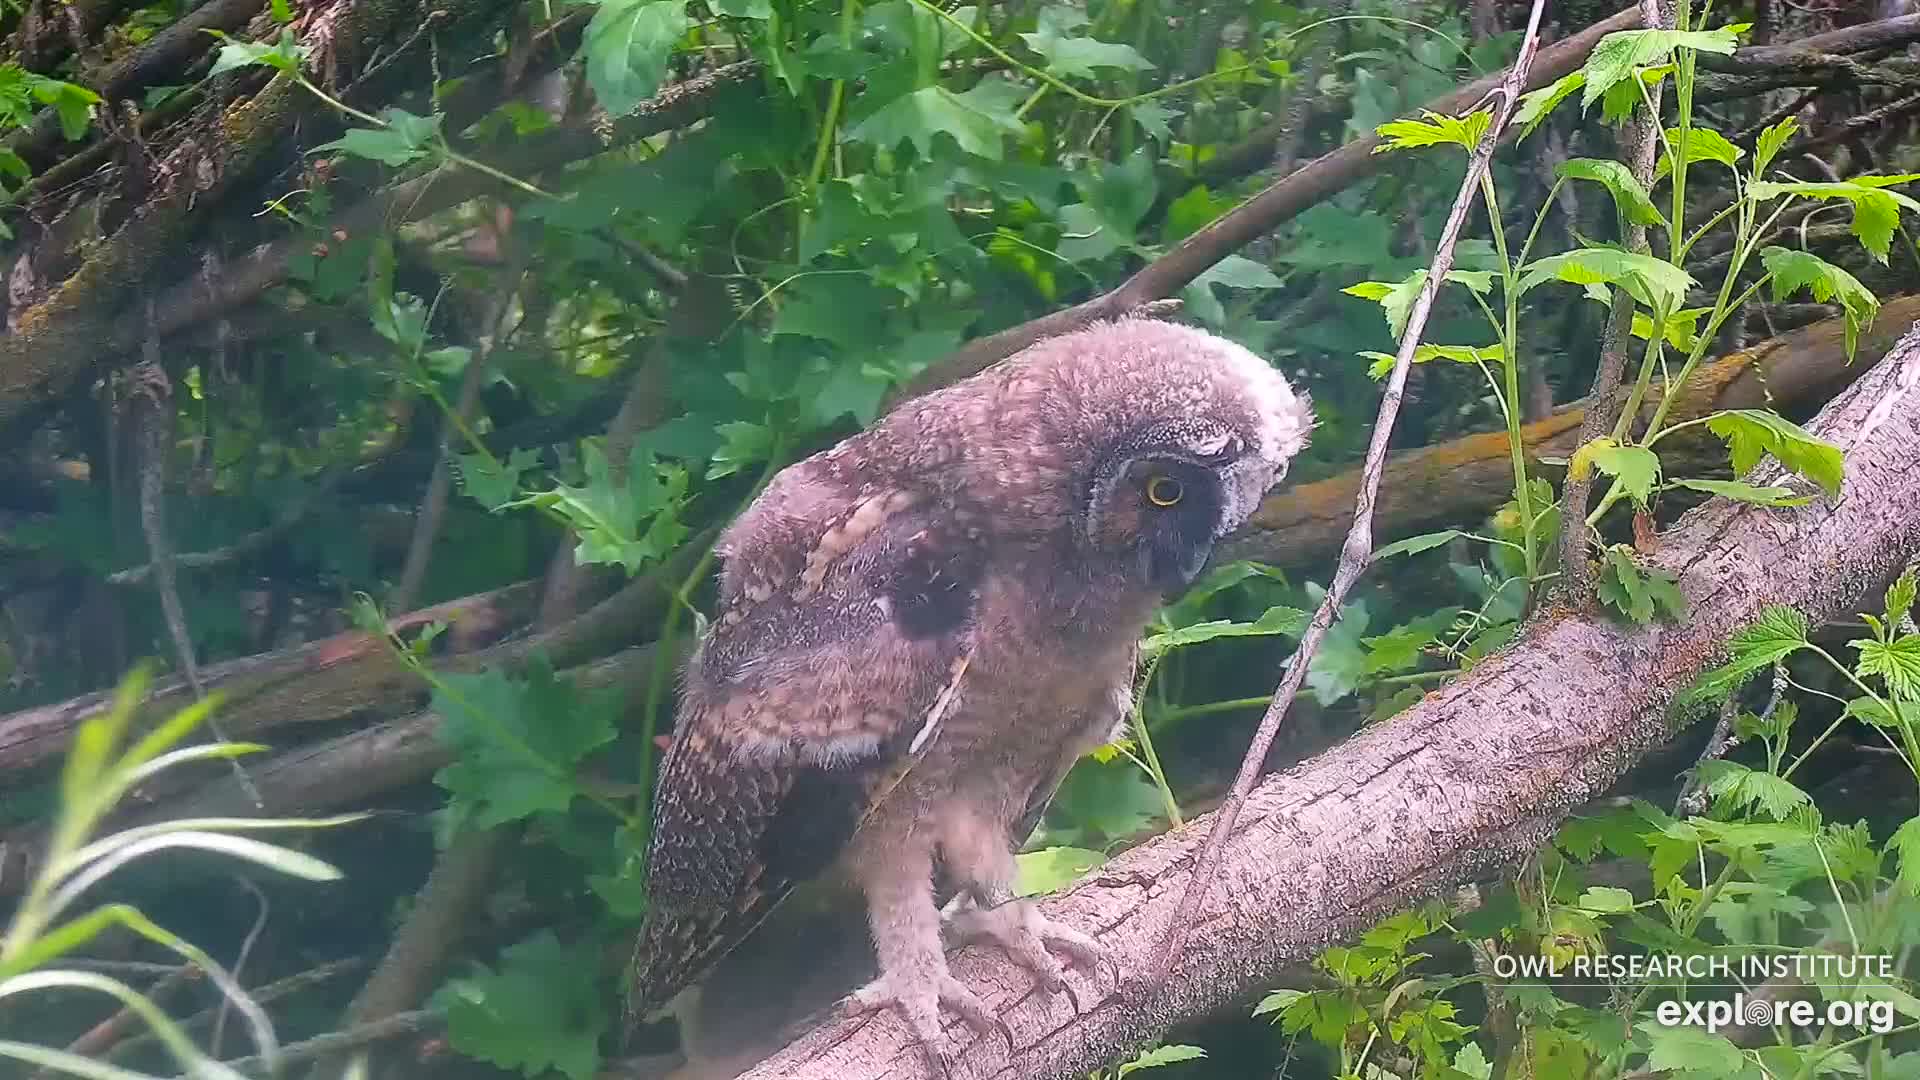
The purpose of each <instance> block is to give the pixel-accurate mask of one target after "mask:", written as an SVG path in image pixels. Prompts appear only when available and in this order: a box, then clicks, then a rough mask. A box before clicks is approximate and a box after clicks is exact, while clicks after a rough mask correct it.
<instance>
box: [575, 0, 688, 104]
mask: <svg viewBox="0 0 1920 1080" xmlns="http://www.w3.org/2000/svg"><path fill="white" fill-rule="evenodd" d="M691 25H692V21H691V20H690V19H689V18H688V17H687V3H686V0H601V2H600V6H599V8H598V9H597V10H595V11H594V13H593V21H592V22H589V23H588V24H587V32H586V35H585V36H584V37H583V38H582V39H581V42H580V51H581V52H583V53H585V54H586V57H587V82H588V83H589V84H591V85H592V87H593V93H594V96H595V97H597V98H599V99H600V107H601V108H603V109H605V110H607V113H608V115H611V116H616V117H618V116H625V115H627V114H628V113H630V112H632V111H633V110H634V109H636V108H638V107H639V106H640V103H641V102H643V101H646V100H647V99H648V98H650V97H652V96H653V95H654V93H655V92H656V91H658V90H659V89H660V84H661V82H663V81H664V80H665V79H666V77H667V59H668V57H670V56H672V55H673V50H674V47H675V46H676V45H678V44H679V43H680V38H681V37H682V36H683V35H685V34H686V32H687V28H688V27H689V26H691Z"/></svg>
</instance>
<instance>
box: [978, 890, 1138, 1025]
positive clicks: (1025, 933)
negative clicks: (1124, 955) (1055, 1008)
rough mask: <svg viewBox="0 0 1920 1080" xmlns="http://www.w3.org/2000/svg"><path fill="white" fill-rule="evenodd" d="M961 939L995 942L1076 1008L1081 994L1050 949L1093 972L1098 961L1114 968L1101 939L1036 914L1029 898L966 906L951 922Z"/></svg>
mask: <svg viewBox="0 0 1920 1080" xmlns="http://www.w3.org/2000/svg"><path fill="white" fill-rule="evenodd" d="M951 925H952V927H953V929H954V931H955V933H957V934H958V935H960V937H961V938H962V939H963V940H980V939H984V940H987V941H991V942H993V943H994V944H997V945H999V946H1000V947H1001V948H1002V949H1004V950H1006V953H1007V955H1008V956H1009V957H1011V958H1012V959H1013V961H1014V963H1016V964H1019V965H1020V966H1021V967H1023V968H1026V969H1027V970H1028V971H1031V972H1033V976H1034V978H1035V979H1036V980H1038V981H1039V983H1040V985H1041V986H1043V987H1045V988H1046V989H1047V990H1049V991H1065V992H1066V994H1067V997H1068V999H1069V1000H1070V1001H1072V1002H1073V1009H1074V1011H1075V1012H1081V1011H1083V1010H1082V1009H1081V1008H1080V998H1079V996H1078V995H1077V994H1075V993H1074V992H1073V987H1072V986H1071V985H1069V984H1068V983H1067V980H1066V976H1065V975H1064V974H1063V972H1062V969H1061V966H1060V962H1059V961H1058V960H1056V959H1054V956H1053V953H1051V952H1049V951H1048V949H1049V947H1051V948H1052V949H1057V950H1059V951H1060V952H1062V953H1065V954H1066V955H1067V958H1068V959H1069V960H1070V961H1072V962H1073V963H1076V964H1081V965H1083V966H1085V967H1086V968H1088V969H1089V970H1090V971H1092V972H1094V974H1095V975H1096V976H1097V975H1098V974H1099V971H1100V967H1101V965H1102V964H1106V965H1108V966H1112V967H1114V970H1115V972H1116V977H1117V972H1118V966H1117V965H1116V964H1115V963H1114V961H1113V958H1112V957H1110V956H1109V955H1107V950H1106V949H1105V948H1104V947H1102V946H1101V945H1100V943H1099V942H1097V941H1095V940H1093V939H1092V938H1090V937H1088V936H1087V935H1086V934H1083V933H1081V932H1080V931H1078V930H1076V929H1074V928H1073V927H1071V926H1068V925H1066V924H1064V923H1058V922H1055V921H1053V920H1052V919H1049V918H1047V917H1046V916H1044V915H1042V914H1040V909H1039V908H1038V907H1036V906H1035V905H1034V903H1033V902H1032V901H1031V900H1009V901H1007V902H1006V903H1003V904H1000V905H998V906H996V907H990V908H979V907H975V908H968V909H966V910H963V911H960V912H957V913H955V914H954V916H953V918H952V923H951Z"/></svg>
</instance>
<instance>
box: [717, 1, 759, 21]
mask: <svg viewBox="0 0 1920 1080" xmlns="http://www.w3.org/2000/svg"><path fill="white" fill-rule="evenodd" d="M713 10H714V11H715V12H717V13H719V14H721V15H727V16H731V17H732V18H735V19H771V18H773V0H714V8H713Z"/></svg>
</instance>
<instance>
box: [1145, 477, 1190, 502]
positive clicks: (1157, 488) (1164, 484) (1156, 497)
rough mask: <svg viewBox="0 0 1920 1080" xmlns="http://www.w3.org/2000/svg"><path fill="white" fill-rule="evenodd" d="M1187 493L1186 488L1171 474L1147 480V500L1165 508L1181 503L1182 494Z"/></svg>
mask: <svg viewBox="0 0 1920 1080" xmlns="http://www.w3.org/2000/svg"><path fill="white" fill-rule="evenodd" d="M1185 494H1186V489H1184V488H1182V487H1181V486H1180V481H1178V480H1175V479H1174V478H1173V477H1171V476H1156V477H1154V478H1153V479H1151V480H1148V481H1147V501H1148V502H1150V503H1152V504H1153V505H1155V506H1158V507H1161V508H1163V509H1164V508H1166V507H1169V506H1177V505H1179V503H1180V498H1181V496H1183V495H1185Z"/></svg>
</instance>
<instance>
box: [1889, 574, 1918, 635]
mask: <svg viewBox="0 0 1920 1080" xmlns="http://www.w3.org/2000/svg"><path fill="white" fill-rule="evenodd" d="M1916 593H1920V566H1909V567H1907V572H1906V573H1904V574H1901V575H1900V576H1899V577H1898V578H1896V579H1895V580H1894V583H1893V584H1892V585H1891V586H1888V588H1887V626H1888V627H1889V628H1897V627H1898V626H1899V625H1900V624H1901V623H1902V622H1905V621H1906V618H1907V613H1908V612H1910V611H1912V610H1913V601H1914V598H1915V595H1916Z"/></svg>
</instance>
